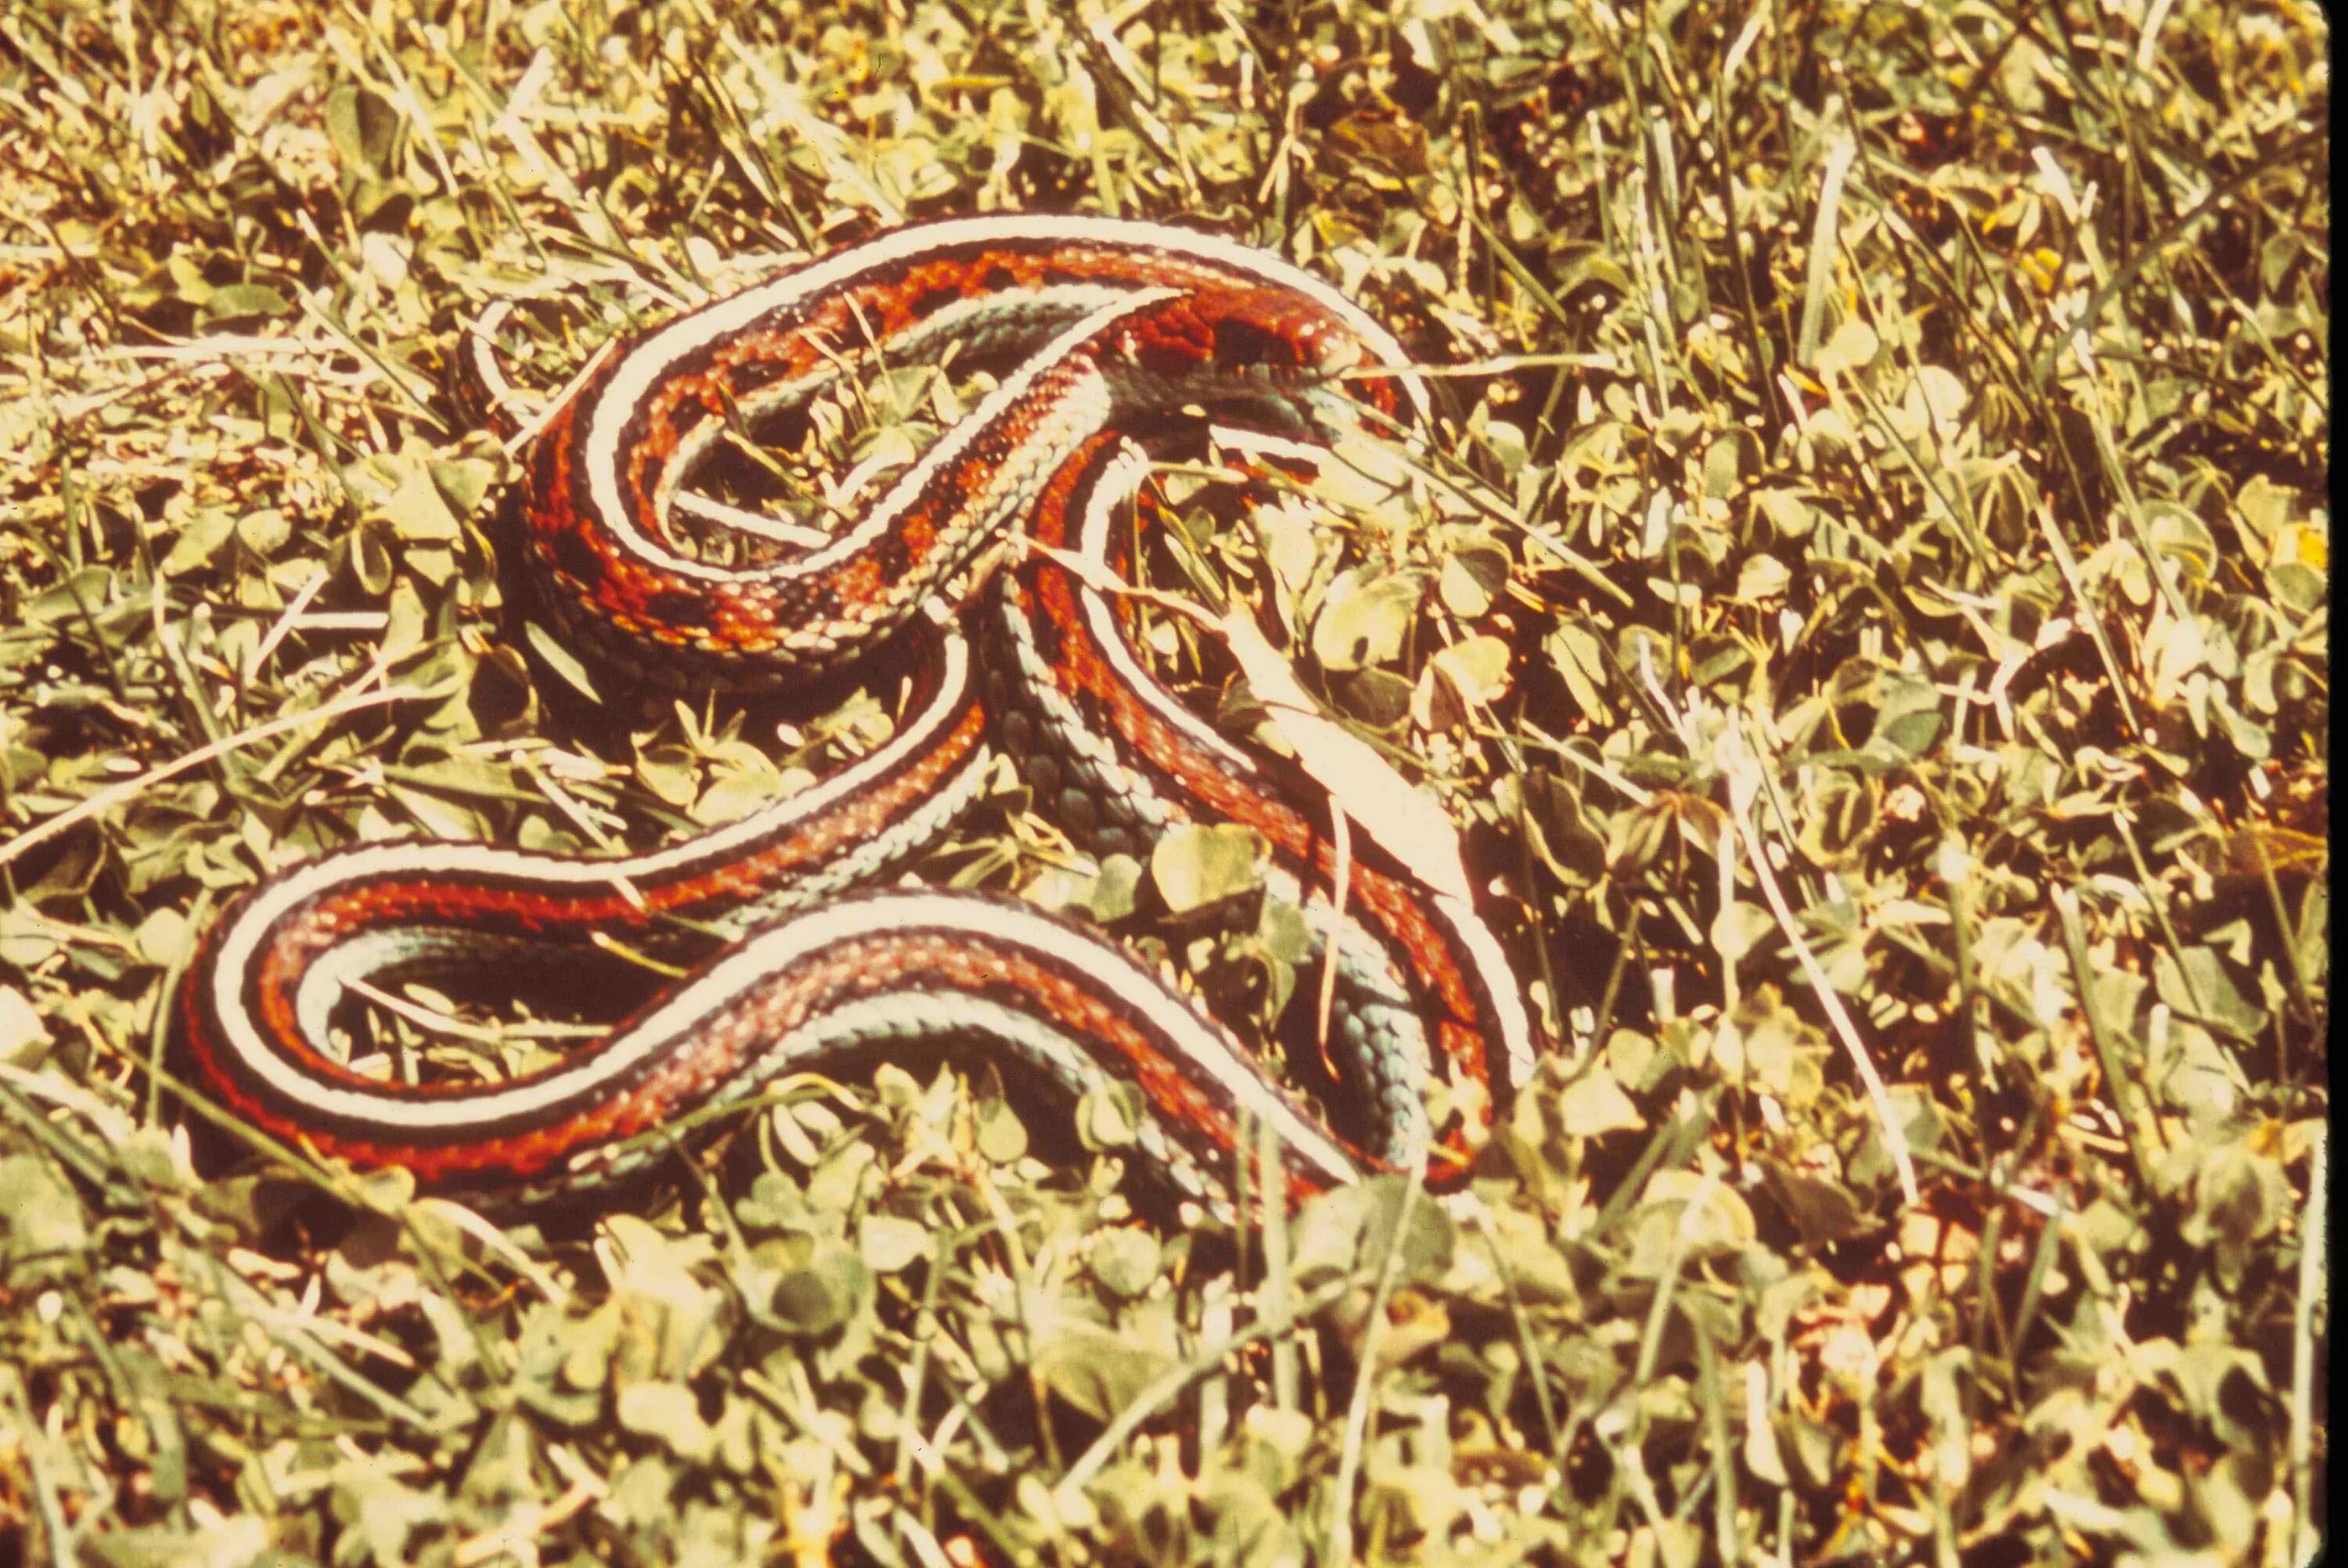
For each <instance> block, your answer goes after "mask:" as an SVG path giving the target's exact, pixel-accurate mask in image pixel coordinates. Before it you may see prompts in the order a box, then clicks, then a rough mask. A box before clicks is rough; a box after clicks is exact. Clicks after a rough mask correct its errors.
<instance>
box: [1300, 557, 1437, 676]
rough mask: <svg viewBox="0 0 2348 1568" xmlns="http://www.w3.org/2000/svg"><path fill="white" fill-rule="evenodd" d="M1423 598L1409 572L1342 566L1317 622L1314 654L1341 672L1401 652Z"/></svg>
mask: <svg viewBox="0 0 2348 1568" xmlns="http://www.w3.org/2000/svg"><path fill="white" fill-rule="evenodd" d="M1418 598H1419V590H1418V587H1417V585H1416V583H1413V582H1412V581H1410V580H1409V579H1406V578H1399V577H1381V578H1369V579H1365V577H1364V576H1363V575H1362V573H1360V572H1359V571H1346V572H1340V573H1339V574H1338V576H1337V579H1336V580H1335V581H1334V582H1332V583H1331V584H1330V585H1329V596H1328V598H1327V599H1326V600H1323V603H1322V606H1321V613H1320V615H1319V616H1318V617H1316V618H1315V619H1314V620H1313V659H1314V660H1315V661H1318V662H1319V664H1320V666H1321V668H1322V669H1323V670H1326V671H1331V672H1332V673H1336V672H1340V671H1347V670H1359V669H1361V668H1363V667H1364V666H1365V665H1370V664H1384V663H1385V662H1387V661H1390V660H1392V659H1395V658H1396V657H1398V656H1399V655H1400V654H1401V652H1402V645H1403V640H1404V639H1405V638H1406V637H1408V636H1409V635H1410V628H1411V622H1412V621H1414V620H1416V619H1417V617H1418Z"/></svg>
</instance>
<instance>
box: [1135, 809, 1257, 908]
mask: <svg viewBox="0 0 2348 1568" xmlns="http://www.w3.org/2000/svg"><path fill="white" fill-rule="evenodd" d="M1265 854H1266V850H1265V846H1264V843H1263V840H1262V837H1260V836H1259V835H1257V833H1256V831H1255V830H1254V829H1253V828H1251V827H1243V826H1241V825H1238V824H1236V823H1215V824H1212V825H1200V824H1195V823H1186V824H1183V825H1179V826H1177V827H1173V828H1169V830H1168V831H1167V832H1166V833H1165V834H1164V835H1161V836H1160V837H1159V840H1158V843H1157V845H1155V846H1154V847H1153V848H1152V849H1151V850H1150V852H1149V876H1150V879H1151V880H1152V881H1153V882H1155V883H1156V884H1157V885H1158V892H1159V897H1162V898H1164V899H1165V900H1166V907H1168V908H1169V909H1171V910H1173V911H1174V912H1175V913H1176V914H1178V915H1181V914H1187V913H1189V911H1191V910H1193V909H1197V908H1200V907H1204V906H1206V905H1209V904H1216V903H1220V902H1221V901H1222V900H1223V899H1226V898H1234V897H1239V896H1240V895H1241V894H1242V893H1252V892H1253V891H1255V890H1256V889H1257V888H1258V887H1261V886H1262V885H1263V865H1264V858H1265Z"/></svg>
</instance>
